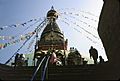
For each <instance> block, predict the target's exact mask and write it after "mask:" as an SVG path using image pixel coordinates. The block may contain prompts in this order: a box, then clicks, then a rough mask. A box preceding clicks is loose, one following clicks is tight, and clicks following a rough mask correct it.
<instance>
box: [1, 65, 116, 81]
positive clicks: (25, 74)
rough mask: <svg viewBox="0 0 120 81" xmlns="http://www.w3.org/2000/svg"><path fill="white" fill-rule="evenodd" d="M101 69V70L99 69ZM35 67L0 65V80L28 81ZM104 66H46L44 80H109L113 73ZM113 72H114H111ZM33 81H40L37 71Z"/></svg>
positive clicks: (39, 72)
mask: <svg viewBox="0 0 120 81" xmlns="http://www.w3.org/2000/svg"><path fill="white" fill-rule="evenodd" d="M100 68H102V69H100ZM35 69H36V67H34V66H29V67H17V68H13V67H11V66H6V65H2V64H0V79H1V80H3V81H10V80H11V81H22V80H24V81H30V80H31V78H32V75H33V73H34V71H35ZM107 69H108V68H106V66H104V65H79V66H48V68H47V72H46V74H47V75H46V79H45V80H51V81H55V80H109V79H110V80H111V79H112V78H113V79H114V77H113V74H114V73H111V72H110V70H108V72H107ZM113 72H114V71H113ZM35 80H39V81H40V80H41V71H40V70H39V71H38V73H37V76H36V77H35V79H34V81H35Z"/></svg>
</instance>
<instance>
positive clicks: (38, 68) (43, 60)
mask: <svg viewBox="0 0 120 81" xmlns="http://www.w3.org/2000/svg"><path fill="white" fill-rule="evenodd" d="M45 58H46V56H45V57H44V58H43V59H42V61H41V62H40V63H39V65H38V67H37V69H36V70H35V72H34V74H33V76H32V78H31V80H30V81H33V80H34V78H35V76H36V74H37V72H38V70H39V68H40V67H41V65H42V63H43V61H44V60H45Z"/></svg>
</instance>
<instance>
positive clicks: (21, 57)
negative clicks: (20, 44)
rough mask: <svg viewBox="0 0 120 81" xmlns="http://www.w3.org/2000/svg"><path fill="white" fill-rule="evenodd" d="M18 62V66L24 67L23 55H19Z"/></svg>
mask: <svg viewBox="0 0 120 81" xmlns="http://www.w3.org/2000/svg"><path fill="white" fill-rule="evenodd" d="M18 61H19V63H18V65H19V66H23V65H25V55H23V54H20V57H19V58H18Z"/></svg>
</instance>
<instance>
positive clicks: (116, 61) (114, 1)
mask: <svg viewBox="0 0 120 81" xmlns="http://www.w3.org/2000/svg"><path fill="white" fill-rule="evenodd" d="M98 33H99V36H100V38H101V40H102V42H103V46H104V47H105V51H106V54H107V57H108V63H110V64H111V65H114V66H117V67H118V66H119V67H120V0H104V4H103V8H102V11H101V15H100V21H99V25H98Z"/></svg>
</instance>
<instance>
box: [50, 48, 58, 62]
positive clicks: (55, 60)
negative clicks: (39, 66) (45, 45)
mask: <svg viewBox="0 0 120 81" xmlns="http://www.w3.org/2000/svg"><path fill="white" fill-rule="evenodd" d="M56 62H57V56H56V54H55V50H53V51H52V54H51V57H50V63H51V64H55V63H56Z"/></svg>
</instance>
